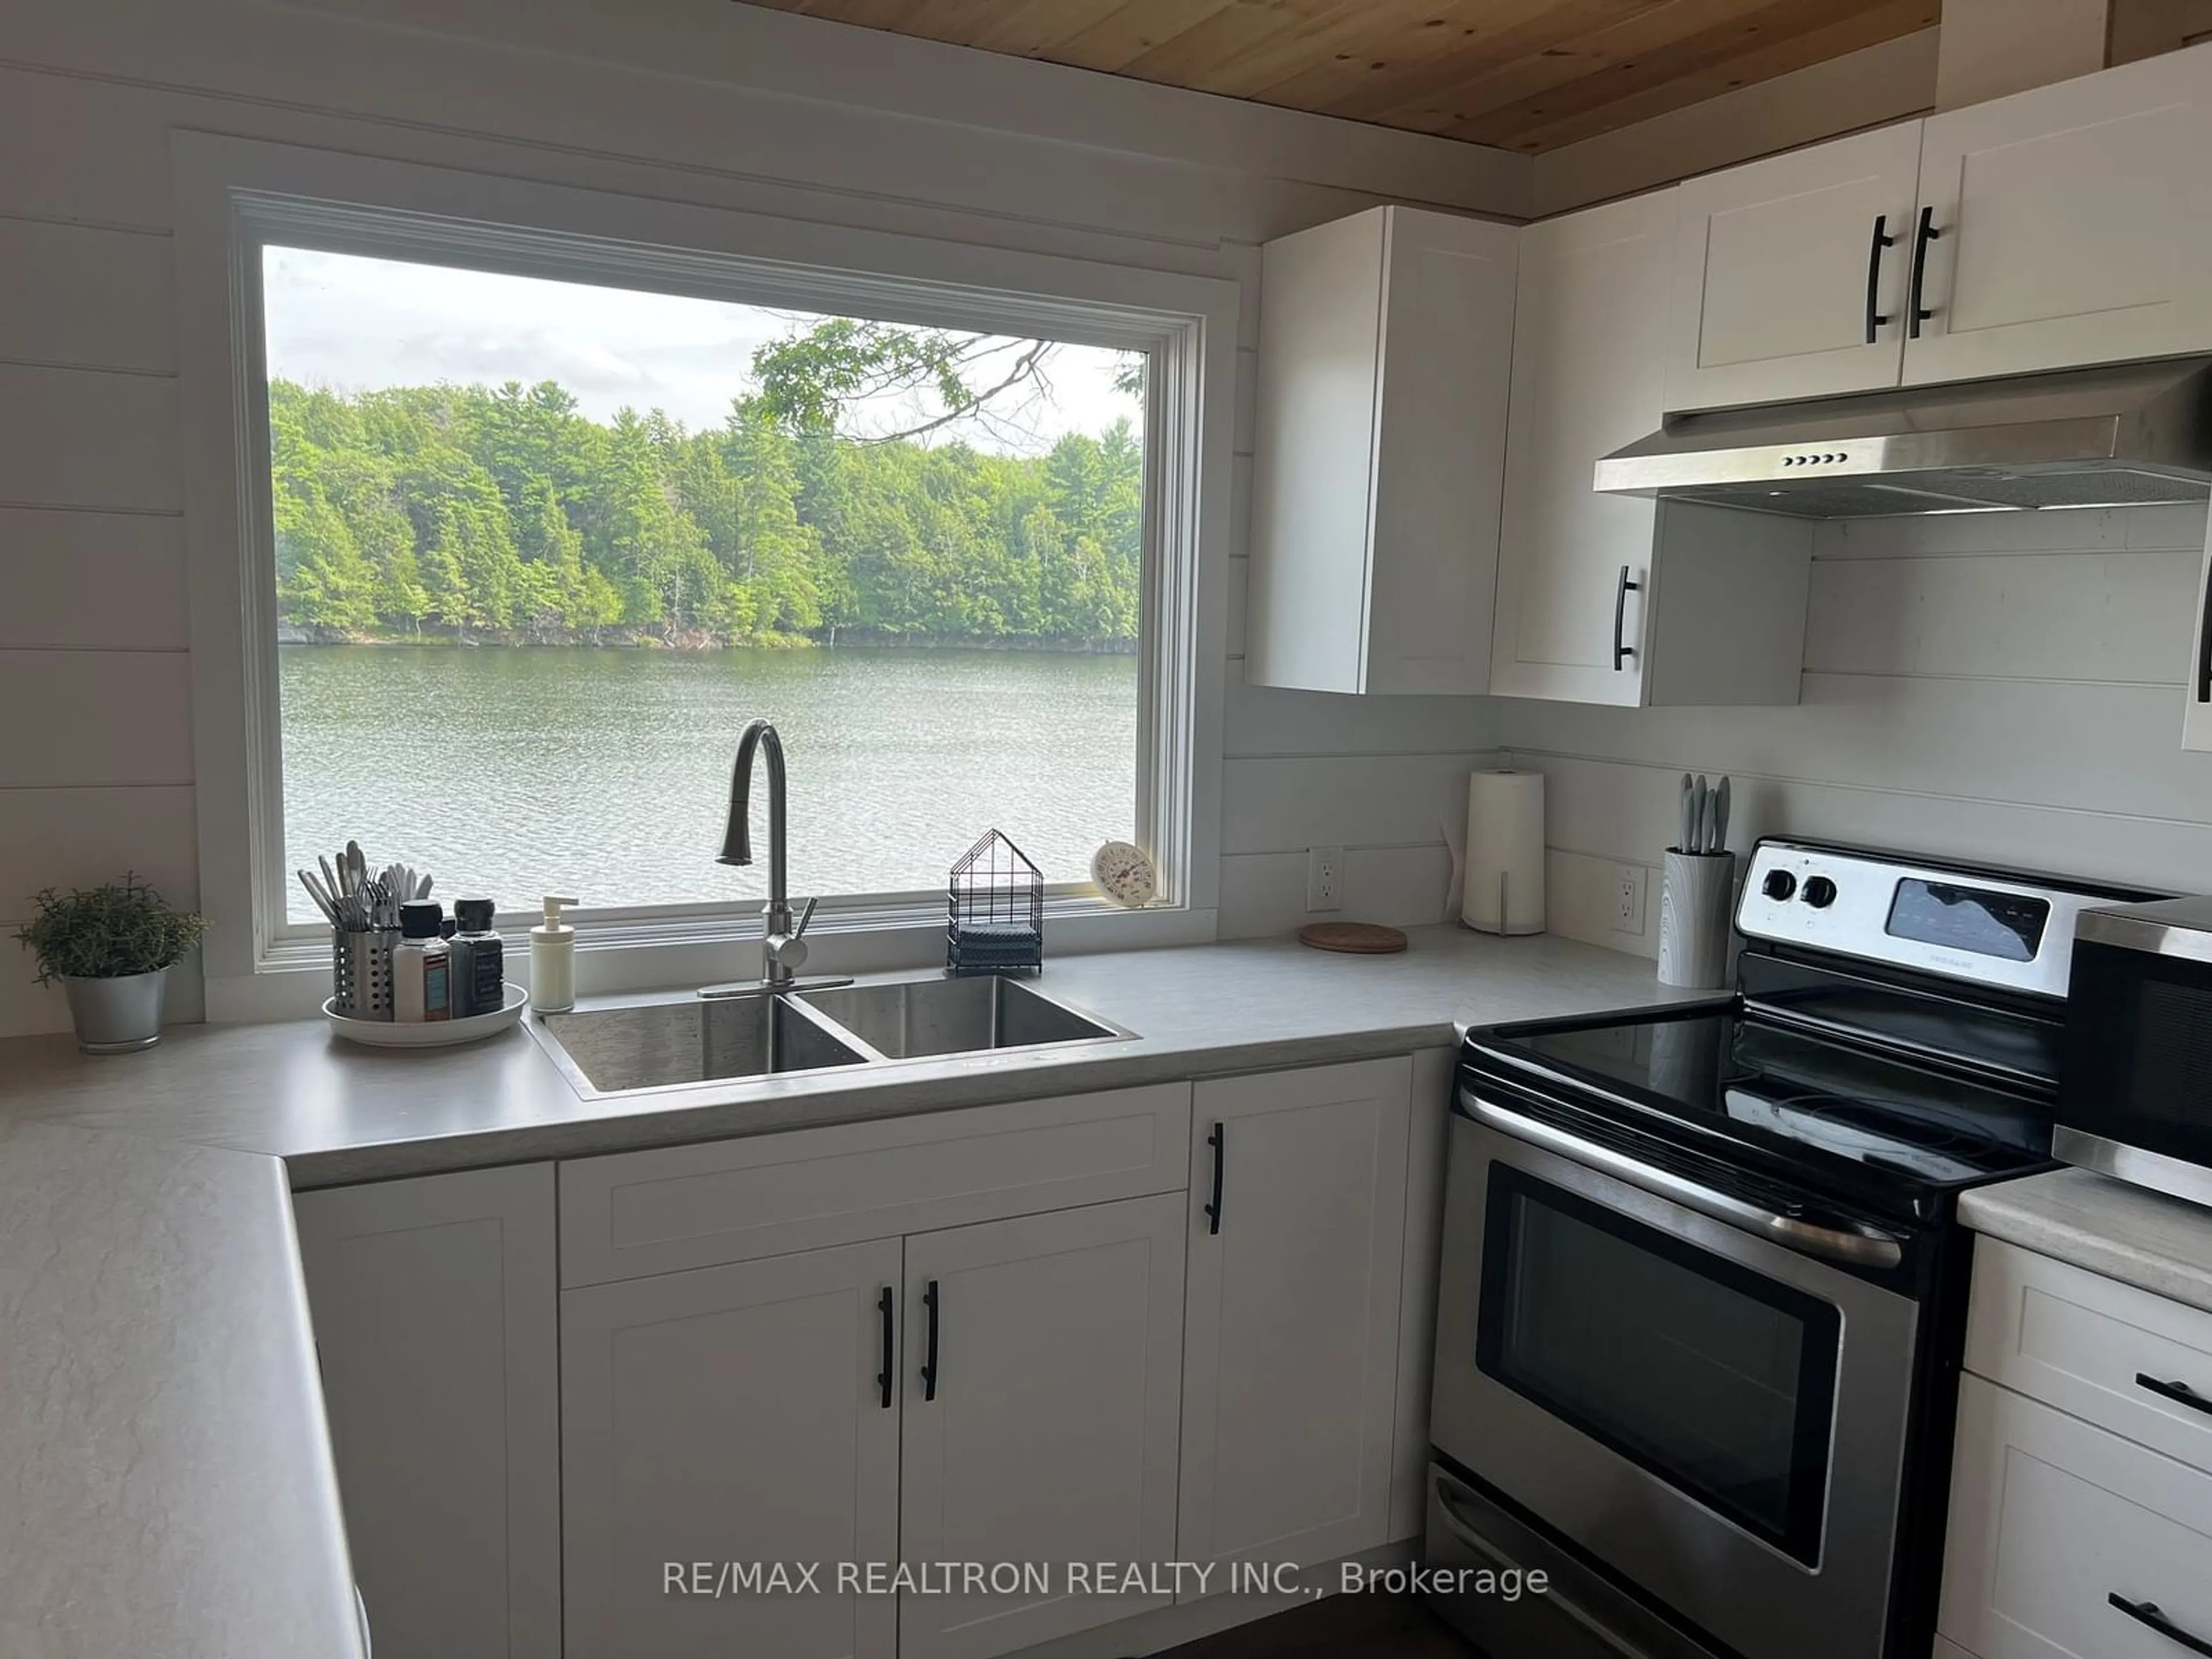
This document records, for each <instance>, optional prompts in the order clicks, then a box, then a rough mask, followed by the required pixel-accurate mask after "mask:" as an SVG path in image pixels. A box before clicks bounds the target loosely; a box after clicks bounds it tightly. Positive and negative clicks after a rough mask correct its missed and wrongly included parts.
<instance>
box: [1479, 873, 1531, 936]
mask: <svg viewBox="0 0 2212 1659" xmlns="http://www.w3.org/2000/svg"><path fill="white" fill-rule="evenodd" d="M1512 876H1513V872H1511V871H1510V870H1500V871H1499V872H1498V926H1497V927H1483V926H1482V925H1481V924H1480V922H1474V921H1468V919H1467V918H1466V916H1464V915H1462V916H1461V917H1460V919H1459V925H1460V926H1461V927H1464V928H1466V929H1467V930H1468V932H1469V933H1487V934H1489V935H1490V936H1491V937H1492V939H1525V938H1527V937H1528V935H1529V934H1531V933H1542V932H1543V931H1544V924H1543V923H1542V922H1541V921H1540V922H1538V923H1537V924H1536V925H1535V926H1534V927H1529V926H1528V925H1527V924H1525V923H1524V924H1522V926H1521V927H1514V926H1513V912H1512V909H1511V908H1510V907H1509V906H1508V905H1507V903H1506V902H1505V901H1506V896H1507V884H1508V883H1509V882H1510V881H1511V879H1512Z"/></svg>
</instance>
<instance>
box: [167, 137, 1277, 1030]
mask: <svg viewBox="0 0 2212 1659" xmlns="http://www.w3.org/2000/svg"><path fill="white" fill-rule="evenodd" d="M174 150H175V156H176V163H177V179H178V206H177V230H176V263H177V283H178V307H179V330H178V358H179V365H178V366H179V399H180V408H181V410H182V413H183V416H184V420H183V447H184V452H185V457H184V493H185V541H186V551H187V576H188V581H189V594H190V602H191V623H192V655H191V676H192V729H193V740H194V750H195V763H196V764H195V771H196V780H195V781H196V788H195V800H196V805H197V818H198V826H197V827H198V832H199V833H198V842H199V866H200V897H201V904H202V908H204V910H205V911H206V912H207V914H208V915H209V919H210V930H209V933H208V938H207V940H206V942H205V945H204V947H203V957H204V962H205V963H206V969H207V975H206V983H207V987H208V1005H207V1006H208V1008H209V1012H210V1018H215V1019H218V1020H229V1019H240V1018H272V1017H287V1016H296V1015H298V1014H301V1013H303V1012H307V1011H308V1010H309V1009H311V1008H312V1007H313V1006H314V1005H315V1004H316V1003H317V1002H319V1000H321V999H322V997H324V996H325V995H327V994H328V990H329V977H330V945H329V942H328V937H327V933H328V930H327V927H325V925H324V924H323V922H322V921H321V918H320V917H319V916H318V915H313V914H312V912H311V911H310V909H309V908H308V906H307V903H306V902H305V899H306V895H305V894H304V893H301V892H299V891H296V890H295V889H296V888H297V883H296V882H295V878H294V872H295V871H297V870H300V869H301V868H305V867H311V864H312V860H313V859H314V858H315V857H316V856H317V855H318V854H328V853H330V852H331V851H334V850H335V849H336V848H338V847H340V846H343V843H344V842H345V841H347V840H349V839H353V840H357V841H359V842H361V843H362V847H363V848H364V849H365V850H366V851H367V853H368V855H369V857H370V858H371V860H374V861H375V862H377V863H379V864H382V863H385V862H389V861H404V862H406V863H409V864H412V865H414V866H416V867H417V868H418V869H419V868H428V870H430V871H431V872H433V873H434V874H435V877H436V880H437V885H436V889H435V894H436V896H441V897H447V898H450V897H456V896H460V895H461V894H463V893H464V892H467V893H482V894H489V896H491V897H492V898H494V899H495V901H497V902H498V903H499V905H500V907H501V910H502V912H504V915H505V919H506V921H507V922H508V923H520V922H521V921H523V920H524V918H525V917H526V915H532V914H533V913H534V911H535V908H536V902H537V900H538V896H540V895H541V894H544V893H547V892H561V891H567V892H572V893H574V894H575V895H576V896H578V897H579V898H580V899H581V900H582V901H583V903H582V905H581V906H580V908H579V910H578V911H577V912H576V915H577V917H578V919H579V920H580V921H583V922H585V923H586V924H587V926H586V929H585V938H584V939H583V940H582V941H581V943H582V944H583V945H584V946H585V948H584V949H583V950H582V951H580V955H579V959H578V964H577V974H578V980H579V983H580V988H582V989H584V990H586V992H598V991H615V990H624V989H640V990H642V989H649V988H655V987H680V986H683V985H685V984H697V983H704V982H707V981H710V980H719V979H727V978H729V977H731V976H732V975H733V973H735V972H737V971H739V970H740V969H741V965H742V964H743V963H744V961H745V960H746V957H745V954H744V950H743V948H742V947H743V946H744V945H745V944H746V943H747V942H749V941H750V939H756V938H757V935H758V929H759V927H760V925H761V924H760V910H761V901H762V898H763V894H764V890H765V886H766V872H765V871H763V870H761V869H758V868H746V869H737V868H732V867H731V866H725V865H722V864H720V863H718V862H717V861H716V854H717V853H718V852H719V850H720V846H721V839H722V835H721V832H722V818H723V813H724V810H725V805H726V799H727V793H728V787H729V776H730V768H731V763H732V758H733V757H734V750H735V746H736V742H737V738H738V732H740V731H741V730H742V728H743V726H744V723H745V722H746V721H748V720H751V719H754V718H757V717H764V718H766V719H769V720H773V721H775V724H776V725H777V726H778V728H779V729H780V730H781V732H782V734H783V736H784V738H785V741H786V745H787V750H788V753H789V760H790V772H789V782H790V813H789V817H790V834H789V848H790V868H789V871H788V878H789V886H790V890H791V892H792V894H793V896H794V897H797V898H813V897H818V898H819V899H820V900H821V906H820V910H819V912H818V914H817V916H816V918H815V921H814V927H813V931H812V933H811V941H812V945H813V948H814V951H815V956H814V958H813V962H814V964H815V965H817V966H818V967H821V968H823V969H824V970H825V971H835V972H858V971H863V970H866V969H871V968H888V967H907V966H918V965H920V964H921V963H927V962H928V961H930V960H932V959H933V957H934V958H936V959H939V960H941V958H942V952H943V950H944V943H943V941H944V927H945V896H944V893H945V886H944V884H945V878H946V874H947V872H948V871H949V869H950V867H951V865H952V863H953V862H954V861H955V860H957V858H958V856H959V855H960V854H962V853H963V851H964V850H966V848H968V847H969V845H970V844H971V843H972V842H974V841H975V839H977V838H978V837H980V836H981V834H982V833H983V832H984V831H985V830H986V829H993V828H996V829H1000V830H1002V831H1004V832H1005V833H1006V835H1008V836H1011V837H1012V839H1013V840H1014V841H1015V842H1017V843H1018V844H1019V845H1020V846H1022V847H1023V848H1024V850H1025V851H1027V852H1028V853H1029V854H1030V856H1031V857H1032V858H1033V859H1034V860H1036V862H1037V863H1038V864H1039V865H1040V866H1042V869H1043V872H1044V874H1045V877H1046V878H1047V887H1046V897H1045V903H1046V915H1047V933H1048V944H1047V951H1048V955H1050V954H1052V953H1054V952H1055V951H1070V950H1083V949H1101V948H1112V947H1115V946H1121V945H1132V944H1138V943H1147V944H1169V943H1182V942H1192V941H1195V940H1199V939H1208V938H1211V937H1212V930H1213V907H1214V905H1215V903H1216V902H1217V899H1218V890H1219V882H1220V866H1219V854H1218V848H1219V844H1220V816H1219V815H1220V792H1221V768H1220V753H1221V746H1222V740H1223V739H1222V733H1223V725H1224V720H1225V708H1224V699H1225V684H1224V671H1225V653H1226V640H1227V630H1228V626H1229V568H1228V567H1229V549H1228V541H1229V537H1230V533H1231V531H1230V512H1229V496H1230V493H1231V448H1232V446H1233V426H1234V399H1233V398H1232V397H1231V395H1230V392H1231V389H1232V388H1233V387H1234V386H1235V385H1236V382H1237V341H1238V322H1237V319H1238V294H1239V284H1238V282H1237V278H1236V276H1235V274H1234V271H1233V270H1231V269H1230V268H1228V265H1227V263H1226V262H1225V261H1221V260H1219V259H1218V257H1217V255H1216V254H1215V253H1214V252H1212V250H1208V249H1205V248H1200V247H1195V246H1168V245H1156V244H1137V243H1131V244H1130V245H1129V246H1128V248H1127V250H1125V251H1124V252H1126V253H1127V256H1128V257H1127V258H1119V257H1096V258H1077V257H1071V256H1068V255H1066V254H1062V253H1048V252H1042V251H1026V250H1024V249H1019V248H1014V247H1004V246H989V245H986V244H984V243H978V242H976V241H974V240H968V234H969V231H970V230H971V229H972V227H971V226H969V225H967V224H965V223H951V222H948V223H947V224H946V225H945V227H944V229H945V233H946V234H944V235H942V236H939V237H935V238H933V237H931V236H928V235H926V234H915V233H914V232H912V231H910V230H898V231H892V230H890V229H884V228H866V226H865V225H864V224H863V223H859V222H846V216H851V217H853V218H856V219H865V218H866V216H868V215H869V214H871V213H873V212H874V211H875V209H873V208H872V207H870V206H869V205H868V204H855V203H853V202H850V201H847V200H844V199H842V198H829V197H824V198H822V199H820V200H818V201H816V202H815V203H813V204H812V206H813V208H814V209H815V210H817V216H813V217H799V216H771V215H767V214H762V213H755V212H747V211H743V210H738V209H735V208H730V207H718V206H709V205H706V204H700V203H696V202H687V201H683V200H671V199H667V198H666V197H664V196H662V195H659V194H656V193H654V192H653V191H651V190H647V191H643V192H642V193H636V194H628V193H619V192H617V191H609V190H605V189H587V188H581V187H579V186H576V185H562V184H556V183H550V182H544V181H537V180H528V179H515V178H511V177H501V176H497V175H493V174H487V173H470V172H466V171H463V170H459V169H455V168H441V167H422V166H417V165H415V164H412V163H407V162H401V161H390V160H385V159H380V158H374V157H367V156H359V155H341V154H337V153H334V152H330V151H321V150H305V149H297V148H294V147H290V146H286V145H281V144H270V143H262V142H259V141H257V140H251V139H240V138H232V137H221V136H217V135H213V134H206V133H181V132H180V133H179V134H178V135H176V138H175V143H174ZM663 182H666V181H663ZM787 205H790V206H793V207H796V206H798V205H800V204H797V203H792V202H788V201H787ZM1105 252H1107V253H1109V254H1111V253H1112V252H1114V251H1113V250H1111V249H1107V250H1105ZM1217 264H1219V265H1221V266H1222V268H1221V269H1218V270H1216V269H1214V267H1215V266H1216V265H1217ZM1109 839H1128V840H1133V841H1135V842H1138V843H1139V845H1141V846H1144V847H1145V848H1147V849H1148V850H1149V851H1150V852H1151V853H1152V855H1153V858H1154V860H1155V862H1156V864H1157V865H1158V870H1159V874H1160V886H1159V895H1158V899H1157V900H1156V901H1155V902H1154V903H1153V904H1152V906H1151V907H1150V908H1147V909H1146V910H1145V911H1143V912H1139V913H1133V912H1127V911H1121V910H1118V909H1115V908H1114V907H1112V906H1111V905H1110V904H1109V903H1108V902H1107V901H1106V900H1105V899H1104V898H1103V896H1101V895H1099V894H1098V893H1097V890H1096V889H1095V888H1094V887H1093V886H1092V885H1091V882H1090V880H1089V866H1090V861H1091V854H1092V852H1093V851H1094V850H1095V849H1096V848H1097V846H1098V845H1099V844H1100V843H1101V842H1104V841H1107V840H1109ZM733 946H736V947H738V949H736V950H734V951H733V949H732V947H733Z"/></svg>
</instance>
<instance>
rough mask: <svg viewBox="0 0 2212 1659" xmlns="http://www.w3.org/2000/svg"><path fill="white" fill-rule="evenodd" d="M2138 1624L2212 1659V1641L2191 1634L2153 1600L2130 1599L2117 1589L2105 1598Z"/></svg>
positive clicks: (2207, 1658) (2177, 1644) (2206, 1658)
mask: <svg viewBox="0 0 2212 1659" xmlns="http://www.w3.org/2000/svg"><path fill="white" fill-rule="evenodd" d="M2105 1599H2106V1601H2110V1602H2111V1603H2112V1605H2113V1606H2114V1607H2118V1609H2119V1610H2120V1611H2121V1612H2122V1613H2125V1614H2127V1616H2128V1617H2129V1618H2130V1619H2132V1620H2135V1621H2136V1623H2137V1624H2138V1625H2148V1626H2150V1627H2151V1628H2152V1629H2153V1630H2154V1631H2156V1632H2158V1633H2159V1634H2160V1636H2163V1637H2164V1638H2166V1640H2167V1641H2169V1642H2172V1644H2174V1645H2176V1646H2177V1647H2184V1648H2187V1649H2188V1650H2190V1651H2191V1653H2201V1654H2203V1655H2204V1656H2205V1659H2212V1642H2208V1641H2206V1640H2205V1639H2204V1638H2203V1637H2201V1636H2191V1634H2190V1633H2189V1632H2187V1631H2185V1630H2184V1629H2182V1627H2181V1626H2179V1625H2177V1624H2175V1623H2174V1622H2173V1620H2171V1619H2169V1618H2167V1617H2166V1615H2165V1614H2164V1613H2160V1611H2159V1610H2158V1603H2157V1602H2155V1601H2129V1600H2128V1598H2127V1597H2126V1596H2124V1595H2120V1594H2119V1593H2118V1591H2117V1590H2116V1591H2114V1592H2113V1593H2112V1595H2107V1596H2106V1598H2105Z"/></svg>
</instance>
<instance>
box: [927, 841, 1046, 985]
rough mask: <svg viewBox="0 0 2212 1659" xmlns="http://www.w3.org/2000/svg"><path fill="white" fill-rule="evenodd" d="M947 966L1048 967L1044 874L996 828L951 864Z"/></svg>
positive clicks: (960, 969)
mask: <svg viewBox="0 0 2212 1659" xmlns="http://www.w3.org/2000/svg"><path fill="white" fill-rule="evenodd" d="M945 967H946V969H949V970H950V971H951V972H952V973H955V974H1035V973H1041V972H1042V971H1043V969H1044V877H1043V875H1042V873H1040V872H1039V871H1038V869H1037V867H1036V865H1034V864H1032V863H1030V860H1029V857H1028V855H1027V854H1024V852H1023V851H1022V849H1021V848H1018V847H1017V846H1015V845H1014V844H1013V842H1011V841H1009V840H1007V839H1006V836H1003V835H1002V834H1000V832H999V831H998V830H996V829H994V830H992V831H991V832H990V834H988V835H987V836H984V837H983V839H982V840H981V841H979V842H976V843H975V845H974V846H973V847H971V848H969V849H968V851H967V852H966V853H965V854H963V855H962V857H961V860H960V861H959V862H958V863H957V864H956V865H954V866H952V879H951V885H950V888H949V898H948V916H947V922H946V926H945Z"/></svg>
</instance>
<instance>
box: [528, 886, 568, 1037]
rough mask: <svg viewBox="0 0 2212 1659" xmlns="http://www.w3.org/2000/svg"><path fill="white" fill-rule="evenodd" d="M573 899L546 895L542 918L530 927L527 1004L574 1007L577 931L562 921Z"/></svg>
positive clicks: (553, 1009) (547, 1009) (561, 1010)
mask: <svg viewBox="0 0 2212 1659" xmlns="http://www.w3.org/2000/svg"><path fill="white" fill-rule="evenodd" d="M575 902H577V901H576V900H574V899H572V898H556V897H555V896H553V895H552V894H550V893H549V894H547V895H546V896H545V920H544V922H543V923H542V924H540V925H539V926H538V927H533V928H532V929H531V930H530V1007H531V1011H532V1012H533V1013H540V1014H565V1013H567V1012H568V1010H570V1009H571V1008H573V1007H574V1006H576V930H575V929H574V927H570V926H569V925H568V923H567V922H565V921H562V920H561V908H562V906H563V905H567V904H574V903H575Z"/></svg>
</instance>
